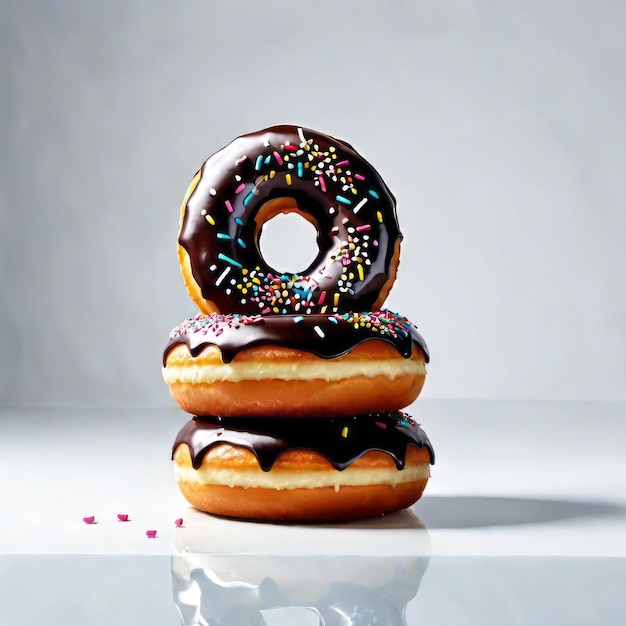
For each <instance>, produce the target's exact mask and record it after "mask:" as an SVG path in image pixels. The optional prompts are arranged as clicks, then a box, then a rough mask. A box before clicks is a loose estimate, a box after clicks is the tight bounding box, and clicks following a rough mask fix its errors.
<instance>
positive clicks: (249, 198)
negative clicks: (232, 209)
mask: <svg viewBox="0 0 626 626" xmlns="http://www.w3.org/2000/svg"><path fill="white" fill-rule="evenodd" d="M252 198H254V192H252V191H251V192H250V193H249V194H248V195H247V196H246V197H245V198H244V199H243V206H248V204H249V203H250V200H252Z"/></svg>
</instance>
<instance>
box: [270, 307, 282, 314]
mask: <svg viewBox="0 0 626 626" xmlns="http://www.w3.org/2000/svg"><path fill="white" fill-rule="evenodd" d="M272 311H274V313H278V311H280V309H279V308H278V307H277V306H275V307H274V308H273V309H272Z"/></svg>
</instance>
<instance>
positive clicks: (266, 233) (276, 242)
mask: <svg viewBox="0 0 626 626" xmlns="http://www.w3.org/2000/svg"><path fill="white" fill-rule="evenodd" d="M282 211H283V212H281V213H279V214H278V215H275V216H274V217H272V218H270V219H268V220H267V221H265V222H263V223H262V224H260V226H259V231H258V235H257V240H258V247H259V252H260V254H261V256H262V257H263V260H264V261H265V263H266V264H267V265H268V266H269V267H271V268H272V269H273V270H274V271H275V272H277V273H280V274H303V273H304V272H305V271H306V270H307V268H309V267H310V266H311V265H312V264H313V263H314V261H315V260H316V258H317V256H318V254H319V245H318V242H317V236H318V233H317V228H316V227H315V225H314V224H313V223H311V221H310V220H309V219H307V218H306V217H304V215H303V214H301V213H299V212H298V210H297V208H296V207H294V208H287V209H283V210H282Z"/></svg>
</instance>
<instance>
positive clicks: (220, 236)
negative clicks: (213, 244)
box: [216, 233, 230, 239]
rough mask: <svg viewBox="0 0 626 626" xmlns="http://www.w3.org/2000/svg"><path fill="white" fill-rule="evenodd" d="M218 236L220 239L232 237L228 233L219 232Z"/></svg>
mask: <svg viewBox="0 0 626 626" xmlns="http://www.w3.org/2000/svg"><path fill="white" fill-rule="evenodd" d="M216 237H217V238H218V239H230V235H227V234H226V233H217V235H216Z"/></svg>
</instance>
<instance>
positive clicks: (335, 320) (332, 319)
mask: <svg viewBox="0 0 626 626" xmlns="http://www.w3.org/2000/svg"><path fill="white" fill-rule="evenodd" d="M328 321H329V322H332V323H333V324H339V320H338V319H337V318H336V317H329V318H328Z"/></svg>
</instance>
